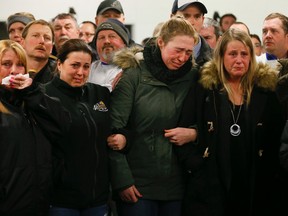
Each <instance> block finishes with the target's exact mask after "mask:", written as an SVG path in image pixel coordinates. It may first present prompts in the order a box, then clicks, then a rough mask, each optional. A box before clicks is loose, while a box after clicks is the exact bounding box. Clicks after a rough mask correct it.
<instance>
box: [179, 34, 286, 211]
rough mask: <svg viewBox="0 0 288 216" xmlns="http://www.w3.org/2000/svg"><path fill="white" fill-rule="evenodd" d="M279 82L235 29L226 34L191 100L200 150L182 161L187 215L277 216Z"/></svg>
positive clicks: (193, 150)
mask: <svg viewBox="0 0 288 216" xmlns="http://www.w3.org/2000/svg"><path fill="white" fill-rule="evenodd" d="M276 82H277V74H276V72H275V71H273V70H272V69H271V68H270V67H269V66H267V65H262V64H257V63H256V61H255V54H254V49H253V44H252V41H251V39H250V37H249V35H247V34H246V33H244V32H241V31H239V30H236V29H231V30H228V31H226V32H225V34H223V36H222V39H221V41H220V42H219V44H218V45H217V47H216V49H215V53H214V59H213V60H211V61H210V62H209V63H207V64H205V65H204V66H203V69H202V70H201V72H200V79H199V83H200V85H199V86H198V88H196V90H195V89H194V90H195V91H196V92H195V91H194V90H193V91H194V95H189V100H190V99H191V98H192V97H194V98H197V100H194V103H196V107H197V108H196V114H197V116H196V119H197V126H198V143H197V144H192V145H190V147H191V149H190V150H189V151H190V152H189V154H186V155H185V156H186V157H187V160H186V162H187V163H186V169H187V170H188V171H189V175H188V185H187V194H186V198H185V204H184V210H183V215H187V216H188V215H189V216H190V215H195V216H197V215H199V216H200V215H201V216H229V215H233V216H236V215H247V216H248V215H249V216H258V215H267V216H268V215H280V213H279V212H277V211H278V210H279V208H278V207H279V202H278V201H279V188H278V183H279V182H278V170H279V157H278V152H279V144H280V135H281V131H282V128H283V120H282V116H281V109H280V104H279V101H278V99H277V96H276V93H275V87H276ZM193 91H191V92H192V93H193ZM192 102H193V101H192ZM192 105H193V104H191V105H190V106H191V107H192V108H193V106H194V105H195V104H194V105H193V106H192ZM193 109H194V108H193ZM193 109H192V110H193ZM194 111H195V110H194ZM184 116H185V115H184ZM187 146H188V145H187ZM184 161H185V160H184Z"/></svg>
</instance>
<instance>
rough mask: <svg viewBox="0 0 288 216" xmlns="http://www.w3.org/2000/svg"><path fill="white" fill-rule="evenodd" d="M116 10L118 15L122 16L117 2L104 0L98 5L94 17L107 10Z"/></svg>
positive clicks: (115, 0) (119, 4) (120, 7)
mask: <svg viewBox="0 0 288 216" xmlns="http://www.w3.org/2000/svg"><path fill="white" fill-rule="evenodd" d="M111 9H112V10H116V11H118V12H119V13H122V14H124V11H123V8H122V5H121V3H120V2H119V1H117V0H104V1H102V2H101V3H100V5H99V6H98V9H97V12H96V15H100V14H102V13H104V12H105V11H107V10H111Z"/></svg>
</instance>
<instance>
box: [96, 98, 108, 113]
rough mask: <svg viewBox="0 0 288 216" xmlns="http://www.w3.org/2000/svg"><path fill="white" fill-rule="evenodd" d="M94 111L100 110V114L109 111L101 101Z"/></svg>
mask: <svg viewBox="0 0 288 216" xmlns="http://www.w3.org/2000/svg"><path fill="white" fill-rule="evenodd" d="M93 109H94V110H98V111H100V112H107V111H108V109H107V107H106V105H105V104H104V102H103V101H100V102H99V103H97V104H95V105H94V107H93Z"/></svg>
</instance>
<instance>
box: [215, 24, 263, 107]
mask: <svg viewBox="0 0 288 216" xmlns="http://www.w3.org/2000/svg"><path fill="white" fill-rule="evenodd" d="M231 41H240V42H241V43H243V44H244V45H245V46H246V47H247V48H248V49H249V51H250V62H249V68H248V71H247V73H245V75H244V76H243V77H242V78H241V84H240V87H241V88H242V90H243V94H244V97H245V99H246V101H245V103H246V105H249V103H250V100H251V93H252V90H253V81H254V77H255V72H256V70H257V68H258V65H257V62H256V58H255V52H254V48H253V43H252V41H251V38H250V36H249V35H248V34H247V33H245V32H243V31H240V30H237V29H228V30H227V31H226V32H225V33H224V34H223V35H222V38H221V40H220V41H219V43H218V44H217V46H216V48H215V50H214V62H215V65H216V68H217V76H218V78H219V80H220V82H221V83H223V88H224V89H223V90H225V91H226V92H227V93H228V96H229V97H231V96H232V91H231V88H230V86H229V85H228V73H227V71H226V70H225V67H224V53H225V51H226V49H227V45H228V43H229V42H231Z"/></svg>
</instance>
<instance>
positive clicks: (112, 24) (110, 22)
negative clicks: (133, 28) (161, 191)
mask: <svg viewBox="0 0 288 216" xmlns="http://www.w3.org/2000/svg"><path fill="white" fill-rule="evenodd" d="M102 30H112V31H115V32H116V33H117V34H118V35H119V36H120V37H121V38H122V40H123V41H124V43H125V44H126V46H129V40H130V33H129V30H128V29H127V28H126V27H125V25H124V24H123V23H122V22H120V21H119V20H116V19H107V20H106V21H105V22H103V23H101V24H100V25H99V26H98V27H97V29H96V38H97V37H98V33H99V32H100V31H102Z"/></svg>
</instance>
